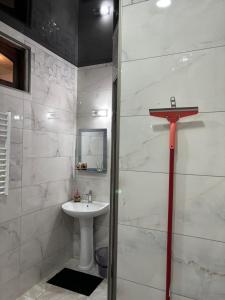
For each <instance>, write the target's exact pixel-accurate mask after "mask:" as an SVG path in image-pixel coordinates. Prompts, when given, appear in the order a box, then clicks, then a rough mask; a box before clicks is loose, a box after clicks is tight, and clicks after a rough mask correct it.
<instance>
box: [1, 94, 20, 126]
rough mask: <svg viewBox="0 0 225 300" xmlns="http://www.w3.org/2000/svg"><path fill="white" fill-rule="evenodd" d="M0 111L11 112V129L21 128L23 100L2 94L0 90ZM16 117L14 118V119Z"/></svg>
mask: <svg viewBox="0 0 225 300" xmlns="http://www.w3.org/2000/svg"><path fill="white" fill-rule="evenodd" d="M0 96H1V97H0V106H1V108H0V111H1V112H11V116H12V118H11V120H12V127H16V128H22V127H23V98H22V97H21V98H18V97H15V96H10V95H7V94H4V93H2V92H1V90H0ZM15 116H16V118H15Z"/></svg>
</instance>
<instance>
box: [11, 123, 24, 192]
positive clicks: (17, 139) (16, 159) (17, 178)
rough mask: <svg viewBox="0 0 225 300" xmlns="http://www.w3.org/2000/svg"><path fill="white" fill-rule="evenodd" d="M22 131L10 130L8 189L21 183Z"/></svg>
mask: <svg viewBox="0 0 225 300" xmlns="http://www.w3.org/2000/svg"><path fill="white" fill-rule="evenodd" d="M22 142H23V140H22V129H18V128H12V130H11V146H10V166H9V188H17V187H20V186H21V183H22V157H23V148H22Z"/></svg>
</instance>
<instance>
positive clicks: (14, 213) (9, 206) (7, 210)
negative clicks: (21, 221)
mask: <svg viewBox="0 0 225 300" xmlns="http://www.w3.org/2000/svg"><path fill="white" fill-rule="evenodd" d="M20 213H21V189H20V188H17V189H10V190H9V195H8V196H1V197H0V223H3V222H6V221H8V220H11V219H15V218H17V217H18V216H20Z"/></svg>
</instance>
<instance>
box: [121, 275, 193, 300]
mask: <svg viewBox="0 0 225 300" xmlns="http://www.w3.org/2000/svg"><path fill="white" fill-rule="evenodd" d="M117 299H118V300H127V299H129V300H136V299H141V300H142V299H143V300H144V299H148V300H164V299H165V292H164V291H161V290H157V289H154V288H152V287H149V286H145V285H141V284H137V283H135V282H131V281H127V280H124V279H120V278H118V280H117ZM171 299H172V300H193V299H191V298H187V297H182V296H178V295H175V294H172V295H171Z"/></svg>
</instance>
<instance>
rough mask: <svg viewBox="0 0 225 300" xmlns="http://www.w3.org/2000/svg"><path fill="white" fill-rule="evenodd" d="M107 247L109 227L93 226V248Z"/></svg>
mask: <svg viewBox="0 0 225 300" xmlns="http://www.w3.org/2000/svg"><path fill="white" fill-rule="evenodd" d="M102 247H109V227H107V226H99V225H95V227H94V248H95V249H98V248H102Z"/></svg>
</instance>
